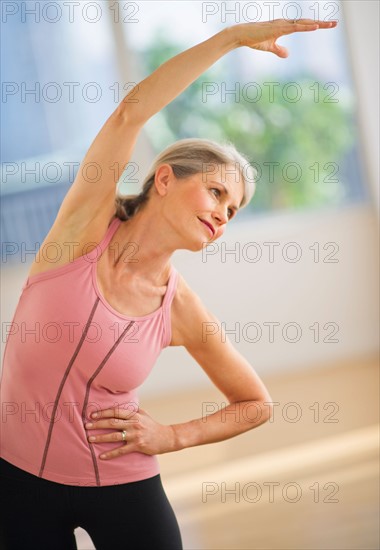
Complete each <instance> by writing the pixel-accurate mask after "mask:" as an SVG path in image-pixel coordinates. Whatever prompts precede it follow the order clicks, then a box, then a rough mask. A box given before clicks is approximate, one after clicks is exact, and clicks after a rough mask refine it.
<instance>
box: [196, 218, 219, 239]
mask: <svg viewBox="0 0 380 550" xmlns="http://www.w3.org/2000/svg"><path fill="white" fill-rule="evenodd" d="M198 220H199V221H200V222H202V223H203V225H205V226H206V227H207V228H208V230H209V233H210V234H211V236H212V237H213V236H214V234H215V230H214V228H213V226H212V225H211V224H210V223H208V222H206V221H205V220H202V219H201V218H198Z"/></svg>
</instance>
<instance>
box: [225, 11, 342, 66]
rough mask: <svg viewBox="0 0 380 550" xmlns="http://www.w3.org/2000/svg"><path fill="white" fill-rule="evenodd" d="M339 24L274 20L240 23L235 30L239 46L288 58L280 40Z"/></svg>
mask: <svg viewBox="0 0 380 550" xmlns="http://www.w3.org/2000/svg"><path fill="white" fill-rule="evenodd" d="M337 24H338V21H319V20H317V21H315V20H314V19H295V20H289V19H274V20H273V21H263V22H261V23H240V24H238V25H234V26H233V29H234V31H235V33H236V39H237V40H238V43H239V46H248V47H249V48H253V49H255V50H261V51H264V52H272V53H274V54H276V55H277V56H278V57H288V55H289V52H288V50H287V49H286V48H284V47H283V46H279V45H278V44H277V43H276V40H277V39H278V38H280V37H281V36H284V35H286V34H292V33H294V32H308V31H316V30H318V29H332V28H334V27H336V26H337Z"/></svg>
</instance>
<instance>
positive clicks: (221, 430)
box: [170, 401, 272, 451]
mask: <svg viewBox="0 0 380 550" xmlns="http://www.w3.org/2000/svg"><path fill="white" fill-rule="evenodd" d="M271 411H272V404H271V402H270V401H265V402H261V401H240V402H237V403H231V404H230V405H228V406H226V407H223V408H222V409H220V410H218V411H217V412H215V413H213V414H210V415H208V416H205V417H202V418H197V419H195V420H190V421H189V422H184V423H181V424H171V425H170V427H171V428H172V430H173V433H174V437H173V448H172V451H179V450H181V449H186V448H187V447H194V446H197V445H205V444H207V443H217V442H219V441H224V440H225V439H230V438H231V437H235V436H236V435H239V434H241V433H243V432H246V431H248V430H252V429H253V428H257V427H258V426H261V424H264V422H267V421H268V420H269V419H270V417H271V415H272V412H271Z"/></svg>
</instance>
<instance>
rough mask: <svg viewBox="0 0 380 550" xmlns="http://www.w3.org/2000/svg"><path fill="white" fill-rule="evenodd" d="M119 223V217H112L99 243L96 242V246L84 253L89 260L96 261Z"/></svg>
mask: <svg viewBox="0 0 380 550" xmlns="http://www.w3.org/2000/svg"><path fill="white" fill-rule="evenodd" d="M120 223H121V220H120V219H119V218H113V220H111V222H110V224H109V226H108V227H107V231H106V232H105V234H104V237H103V238H102V240H101V241H100V243H98V244H97V245H96V247H95V248H94V249H92V250H91V252H88V253H87V254H86V257H87V259H88V260H89V261H90V262H97V260H98V259H99V257H100V256H101V255H102V254H103V252H104V251H105V249H106V248H107V246H108V244H109V242H110V240H111V239H112V237H113V235H114V233H115V231H116V230H117V228H118V227H119V225H120Z"/></svg>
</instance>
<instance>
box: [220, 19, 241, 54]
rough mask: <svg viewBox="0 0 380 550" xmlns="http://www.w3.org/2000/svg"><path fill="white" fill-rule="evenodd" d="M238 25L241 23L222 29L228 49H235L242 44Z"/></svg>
mask: <svg viewBox="0 0 380 550" xmlns="http://www.w3.org/2000/svg"><path fill="white" fill-rule="evenodd" d="M238 26H239V25H231V26H230V27H226V28H225V29H223V30H222V31H221V34H224V36H225V41H226V48H227V51H230V50H234V49H235V48H239V47H240V46H241V45H242V44H241V41H240V33H239V29H238Z"/></svg>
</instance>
